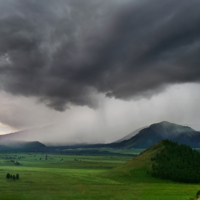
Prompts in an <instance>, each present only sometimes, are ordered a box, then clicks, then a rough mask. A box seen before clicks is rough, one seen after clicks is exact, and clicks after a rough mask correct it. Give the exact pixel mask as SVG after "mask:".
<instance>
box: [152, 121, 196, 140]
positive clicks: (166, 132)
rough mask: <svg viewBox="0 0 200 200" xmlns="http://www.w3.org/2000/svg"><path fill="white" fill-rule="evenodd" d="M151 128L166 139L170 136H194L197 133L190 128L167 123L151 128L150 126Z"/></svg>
mask: <svg viewBox="0 0 200 200" xmlns="http://www.w3.org/2000/svg"><path fill="white" fill-rule="evenodd" d="M149 128H150V129H152V130H154V131H155V132H156V133H158V134H161V135H163V136H165V137H169V136H170V137H176V136H177V135H180V134H183V133H187V134H193V133H194V132H195V130H194V129H192V128H190V127H188V126H182V125H178V124H174V123H171V122H167V121H163V122H160V123H157V124H152V125H151V126H149Z"/></svg>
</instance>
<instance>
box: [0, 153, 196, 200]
mask: <svg viewBox="0 0 200 200" xmlns="http://www.w3.org/2000/svg"><path fill="white" fill-rule="evenodd" d="M130 159H132V158H131V156H128V155H116V156H113V155H112V156H110V155H92V156H90V155H59V154H42V153H1V154H0V199H1V200H7V199H10V200H24V199H26V200H35V199H37V200H79V199H80V200H84V199H90V200H120V199H121V200H151V199H152V200H171V199H173V200H187V199H189V198H190V197H192V196H195V194H196V192H197V191H198V190H200V185H199V184H183V183H174V182H172V181H168V180H161V179H156V178H153V177H151V176H150V175H148V174H147V173H146V169H143V168H140V169H137V167H136V168H135V169H133V170H131V171H129V170H127V171H126V167H125V168H124V169H123V171H120V170H118V171H115V168H116V167H118V166H123V165H124V163H126V162H127V161H128V160H130ZM16 162H19V164H20V165H16ZM129 162H130V161H129ZM125 166H126V165H125ZM118 169H120V167H118ZM127 169H128V168H127ZM7 173H10V174H12V175H15V174H17V173H18V174H19V180H13V179H6V174H7Z"/></svg>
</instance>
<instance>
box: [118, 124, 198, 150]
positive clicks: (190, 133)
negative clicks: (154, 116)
mask: <svg viewBox="0 0 200 200" xmlns="http://www.w3.org/2000/svg"><path fill="white" fill-rule="evenodd" d="M163 139H170V140H172V141H174V142H178V143H179V144H187V145H189V146H191V147H192V148H198V147H200V132H199V131H195V130H194V129H192V128H190V127H188V126H181V125H178V124H174V123H170V122H166V121H163V122H160V123H156V124H152V125H150V126H149V127H147V128H144V129H142V130H140V131H139V133H138V134H136V135H135V136H133V137H132V138H130V139H128V140H124V141H122V142H119V143H117V144H116V145H115V146H116V147H117V146H118V147H119V148H144V149H146V148H148V147H149V146H151V145H153V144H155V143H157V142H158V141H160V140H163Z"/></svg>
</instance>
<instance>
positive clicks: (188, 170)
mask: <svg viewBox="0 0 200 200" xmlns="http://www.w3.org/2000/svg"><path fill="white" fill-rule="evenodd" d="M163 144H164V146H165V148H164V149H163V150H161V152H160V153H157V155H156V156H154V157H152V158H151V160H152V161H154V164H153V165H152V176H154V177H158V178H163V179H170V180H173V181H178V182H185V183H199V182H200V153H199V152H198V151H196V150H194V149H192V148H191V147H190V146H188V145H185V144H181V145H179V144H178V143H177V142H172V141H171V140H167V139H166V140H164V141H163Z"/></svg>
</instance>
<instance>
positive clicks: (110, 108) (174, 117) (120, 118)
mask: <svg viewBox="0 0 200 200" xmlns="http://www.w3.org/2000/svg"><path fill="white" fill-rule="evenodd" d="M199 87H200V85H199V84H177V85H174V86H170V87H168V88H167V89H166V90H165V91H164V92H163V93H158V94H157V95H154V96H153V97H152V98H150V99H145V98H142V99H139V100H132V101H123V100H119V99H114V98H106V97H105V96H104V95H103V94H101V95H97V96H96V98H98V101H99V108H98V109H96V110H94V109H91V108H89V107H87V106H83V107H81V106H71V107H70V108H69V109H67V110H66V111H64V112H58V111H55V110H52V109H50V108H48V107H46V106H45V105H44V104H42V103H38V102H37V100H36V99H35V98H27V97H22V96H12V95H10V94H7V93H5V92H1V93H0V95H1V98H0V105H1V107H0V121H1V124H0V127H1V129H0V134H5V133H9V132H13V130H31V129H33V131H31V136H30V135H29V137H28V138H25V139H26V140H39V141H41V142H44V143H46V144H47V143H53V142H56V143H57V144H65V143H68V144H69V143H98V142H101V143H102V142H105V143H108V142H113V141H115V140H117V139H119V138H121V137H123V136H125V135H127V134H129V133H130V132H132V131H134V130H135V129H137V128H140V127H143V126H146V125H150V124H152V123H157V122H160V121H170V122H173V123H177V124H182V125H189V126H191V127H192V128H194V129H196V130H200V124H199V120H200V106H199V101H200V90H199ZM34 128H36V129H34Z"/></svg>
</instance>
